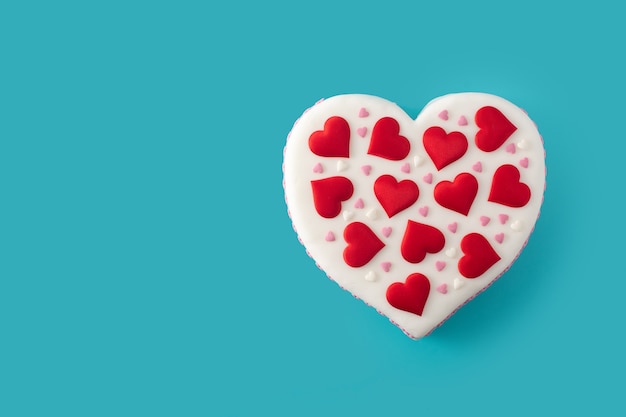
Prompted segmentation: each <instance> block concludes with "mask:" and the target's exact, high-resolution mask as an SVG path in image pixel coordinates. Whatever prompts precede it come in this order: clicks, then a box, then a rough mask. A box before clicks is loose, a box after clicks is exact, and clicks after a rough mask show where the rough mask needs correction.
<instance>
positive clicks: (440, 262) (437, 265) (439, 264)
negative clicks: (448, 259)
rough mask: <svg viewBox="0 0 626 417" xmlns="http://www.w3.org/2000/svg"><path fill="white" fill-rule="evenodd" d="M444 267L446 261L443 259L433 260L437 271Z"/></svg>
mask: <svg viewBox="0 0 626 417" xmlns="http://www.w3.org/2000/svg"><path fill="white" fill-rule="evenodd" d="M445 267H446V263H445V262H444V261H437V262H435V268H437V271H440V272H441V271H442V270H443V268H445Z"/></svg>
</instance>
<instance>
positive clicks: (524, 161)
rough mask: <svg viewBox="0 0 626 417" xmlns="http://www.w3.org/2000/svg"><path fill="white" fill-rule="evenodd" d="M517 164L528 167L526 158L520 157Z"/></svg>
mask: <svg viewBox="0 0 626 417" xmlns="http://www.w3.org/2000/svg"><path fill="white" fill-rule="evenodd" d="M519 164H520V165H521V166H522V168H528V158H522V159H520V160H519Z"/></svg>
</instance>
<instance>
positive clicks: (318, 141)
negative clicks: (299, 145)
mask: <svg viewBox="0 0 626 417" xmlns="http://www.w3.org/2000/svg"><path fill="white" fill-rule="evenodd" d="M309 148H310V149H311V151H312V152H313V153H314V154H315V155H319V156H327V157H331V156H339V157H342V158H347V157H349V156H350V125H349V124H348V122H347V121H346V119H344V118H342V117H338V116H333V117H330V118H329V119H328V120H326V122H325V123H324V130H318V131H317V132H313V134H311V136H310V137H309Z"/></svg>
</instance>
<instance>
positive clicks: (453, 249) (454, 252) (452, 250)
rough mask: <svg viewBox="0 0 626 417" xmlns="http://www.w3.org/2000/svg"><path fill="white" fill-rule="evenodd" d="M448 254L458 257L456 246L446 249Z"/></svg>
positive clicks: (449, 256)
mask: <svg viewBox="0 0 626 417" xmlns="http://www.w3.org/2000/svg"><path fill="white" fill-rule="evenodd" d="M446 256H447V257H448V258H454V257H456V248H450V249H448V250H447V251H446Z"/></svg>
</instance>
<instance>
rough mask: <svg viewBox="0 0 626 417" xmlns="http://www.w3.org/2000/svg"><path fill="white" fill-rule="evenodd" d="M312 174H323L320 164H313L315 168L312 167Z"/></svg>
mask: <svg viewBox="0 0 626 417" xmlns="http://www.w3.org/2000/svg"><path fill="white" fill-rule="evenodd" d="M313 172H315V173H317V174H321V173H322V172H324V168H323V167H322V164H320V163H319V162H318V163H317V164H315V166H314V167H313Z"/></svg>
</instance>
